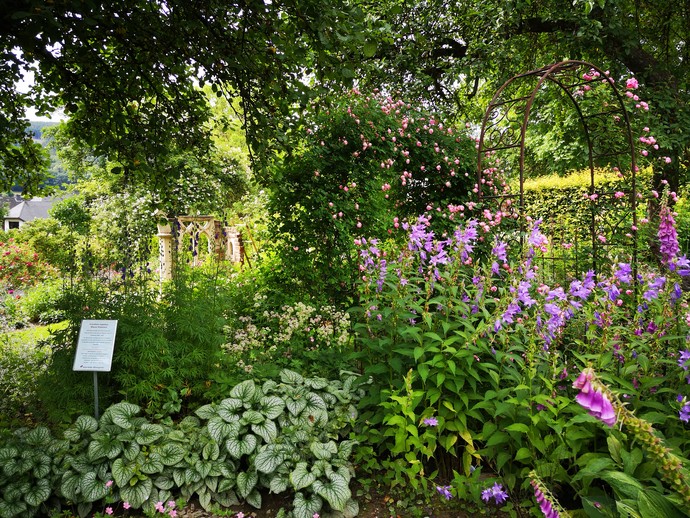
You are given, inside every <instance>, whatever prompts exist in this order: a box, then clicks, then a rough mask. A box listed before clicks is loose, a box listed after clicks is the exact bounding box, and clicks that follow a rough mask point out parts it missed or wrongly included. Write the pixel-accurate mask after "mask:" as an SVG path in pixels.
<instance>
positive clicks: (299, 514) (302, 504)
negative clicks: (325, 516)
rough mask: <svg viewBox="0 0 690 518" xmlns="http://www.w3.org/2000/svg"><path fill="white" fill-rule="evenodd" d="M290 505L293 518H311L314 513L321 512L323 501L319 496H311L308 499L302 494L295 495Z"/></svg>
mask: <svg viewBox="0 0 690 518" xmlns="http://www.w3.org/2000/svg"><path fill="white" fill-rule="evenodd" d="M292 505H293V512H294V514H295V518H313V516H314V515H315V514H316V513H318V512H319V511H321V507H323V500H322V499H321V497H319V495H311V497H310V498H305V497H304V495H303V494H302V493H297V494H296V495H295V499H294V500H293V501H292Z"/></svg>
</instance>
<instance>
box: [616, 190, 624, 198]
mask: <svg viewBox="0 0 690 518" xmlns="http://www.w3.org/2000/svg"><path fill="white" fill-rule="evenodd" d="M614 196H615V197H616V198H622V197H623V196H625V193H624V192H622V191H616V193H615V194H614Z"/></svg>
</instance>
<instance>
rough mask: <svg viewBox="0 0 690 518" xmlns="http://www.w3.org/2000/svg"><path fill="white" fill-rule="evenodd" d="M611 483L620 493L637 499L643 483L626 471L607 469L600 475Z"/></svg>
mask: <svg viewBox="0 0 690 518" xmlns="http://www.w3.org/2000/svg"><path fill="white" fill-rule="evenodd" d="M600 478H601V479H602V480H605V481H606V482H608V483H609V485H610V486H611V487H612V488H613V489H614V490H615V491H616V492H617V493H618V494H620V495H622V496H625V497H627V498H632V499H634V500H636V499H637V497H638V495H639V493H640V491H642V484H640V483H639V482H638V481H637V480H635V479H634V478H633V477H631V476H630V475H628V474H626V473H622V472H620V471H605V472H603V473H602V474H601V475H600Z"/></svg>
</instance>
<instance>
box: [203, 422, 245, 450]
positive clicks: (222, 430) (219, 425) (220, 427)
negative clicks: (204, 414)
mask: <svg viewBox="0 0 690 518" xmlns="http://www.w3.org/2000/svg"><path fill="white" fill-rule="evenodd" d="M206 426H207V428H208V434H209V435H210V436H211V439H213V440H214V441H216V442H217V443H219V444H220V443H222V442H223V440H224V439H225V438H226V437H231V436H233V435H236V434H237V432H238V431H239V428H240V424H239V423H238V422H234V423H228V422H226V421H224V420H223V419H221V418H220V417H214V418H212V419H211V420H210V421H209V422H208V423H207V425H206ZM233 431H234V433H233Z"/></svg>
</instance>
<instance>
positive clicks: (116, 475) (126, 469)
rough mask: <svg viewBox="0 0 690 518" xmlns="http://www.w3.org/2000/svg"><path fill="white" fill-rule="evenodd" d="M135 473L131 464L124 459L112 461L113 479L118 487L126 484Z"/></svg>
mask: <svg viewBox="0 0 690 518" xmlns="http://www.w3.org/2000/svg"><path fill="white" fill-rule="evenodd" d="M135 474H136V472H135V471H134V467H133V465H132V464H129V463H127V462H125V461H124V459H115V462H113V479H114V480H115V483H116V484H117V485H118V487H125V486H128V485H129V481H130V480H131V479H132V478H133V477H134V476H135Z"/></svg>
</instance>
